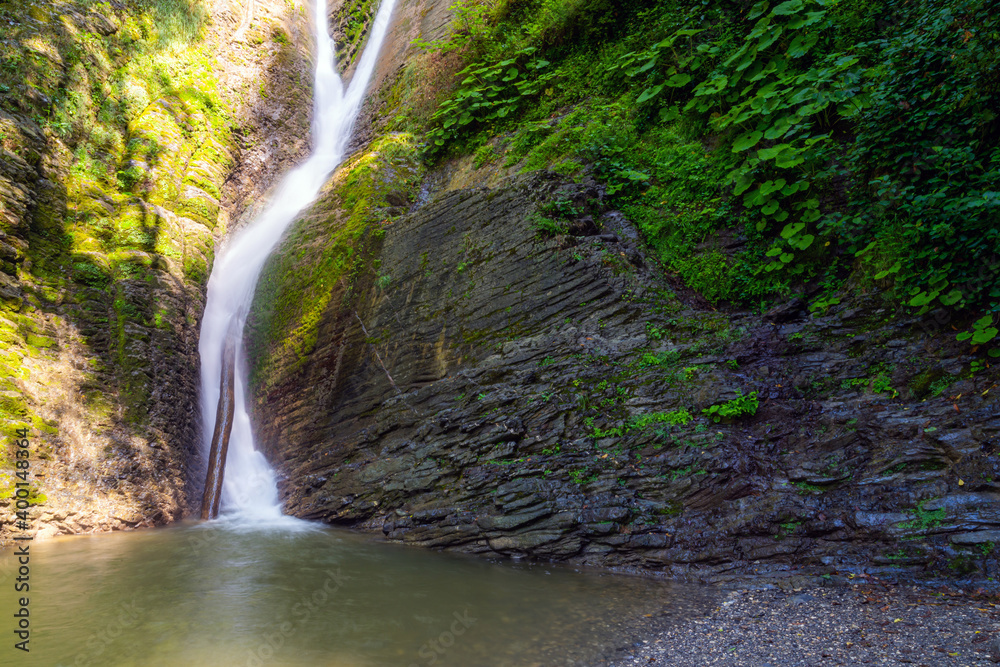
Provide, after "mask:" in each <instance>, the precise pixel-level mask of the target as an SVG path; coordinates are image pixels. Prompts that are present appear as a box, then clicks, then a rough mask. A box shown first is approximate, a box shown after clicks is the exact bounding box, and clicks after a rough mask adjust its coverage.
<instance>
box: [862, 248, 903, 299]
mask: <svg viewBox="0 0 1000 667" xmlns="http://www.w3.org/2000/svg"><path fill="white" fill-rule="evenodd" d="M876 243H878V241H872V242H871V243H869V244H868V245H866V246H865V247H864V248H862V249H861V250H859V251H857V252H856V253H854V256H855V257H861V255H864V254H865V253H866V252H868V251H869V250H871V249H872V248H874V247H875V244H876ZM915 290H916V291H914V292H912V293H911V294H916V293H917V291H919V288H915Z"/></svg>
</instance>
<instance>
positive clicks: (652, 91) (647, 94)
mask: <svg viewBox="0 0 1000 667" xmlns="http://www.w3.org/2000/svg"><path fill="white" fill-rule="evenodd" d="M663 85H664V84H662V83H661V84H660V85H658V86H653V87H652V88H647V89H646V90H644V91H642V94H641V95H639V99H637V100H636V101H635V102H636V104H642V103H643V102H645V101H646V100H651V99H653V98H654V97H656V96H657V95H659V94H660V91H662V90H663Z"/></svg>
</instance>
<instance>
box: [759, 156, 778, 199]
mask: <svg viewBox="0 0 1000 667" xmlns="http://www.w3.org/2000/svg"><path fill="white" fill-rule="evenodd" d="M757 154H758V155H759V154H760V151H758V152H757ZM783 187H785V179H783V178H779V179H777V180H775V181H764V184H763V185H761V186H760V190H761V192H762V193H764V194H765V195H769V194H771V193H772V192H775V191H776V190H781V189H782V188H783Z"/></svg>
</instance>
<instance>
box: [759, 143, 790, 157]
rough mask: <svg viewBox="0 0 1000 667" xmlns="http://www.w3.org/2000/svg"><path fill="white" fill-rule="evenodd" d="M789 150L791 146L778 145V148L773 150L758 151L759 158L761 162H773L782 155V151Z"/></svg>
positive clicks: (774, 147) (772, 148) (763, 149)
mask: <svg viewBox="0 0 1000 667" xmlns="http://www.w3.org/2000/svg"><path fill="white" fill-rule="evenodd" d="M789 148H791V144H778V145H777V146H772V147H771V148H762V149H760V150H759V151H757V157H759V158H760V159H761V160H773V159H774V158H776V157H777V156H778V155H780V154H781V152H782V151H784V150H787V149H789Z"/></svg>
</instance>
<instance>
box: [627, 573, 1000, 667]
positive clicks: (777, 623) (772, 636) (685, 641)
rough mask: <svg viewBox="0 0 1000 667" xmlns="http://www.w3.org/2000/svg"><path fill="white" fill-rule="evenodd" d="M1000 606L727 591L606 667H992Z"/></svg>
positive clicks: (908, 590)
mask: <svg viewBox="0 0 1000 667" xmlns="http://www.w3.org/2000/svg"><path fill="white" fill-rule="evenodd" d="M998 633H1000V604H997V598H996V597H987V596H984V595H976V594H974V593H970V592H969V591H964V590H961V589H955V588H947V587H938V588H926V587H918V586H904V585H890V584H876V583H871V582H867V583H861V584H851V585H849V586H842V587H835V588H807V589H792V590H746V589H742V590H734V591H731V592H729V593H728V594H726V595H724V596H722V597H721V598H720V600H719V603H718V604H717V605H716V606H715V607H714V608H713V609H712V610H711V612H709V613H708V614H707V615H705V616H703V617H695V618H690V619H687V620H684V621H680V622H677V623H675V624H673V625H671V626H670V627H669V628H667V629H666V630H663V631H657V632H652V633H650V635H649V636H648V638H646V639H643V640H640V641H638V642H636V643H635V644H633V645H632V646H630V647H629V648H627V649H624V650H623V654H624V655H623V656H622V657H620V658H619V659H617V660H614V661H612V662H610V663H608V664H609V666H610V667H628V666H638V665H643V666H645V665H651V666H652V665H670V666H672V667H688V666H691V667H694V666H698V667H701V666H703V665H732V666H733V667H741V666H745V667H778V666H779V665H780V666H781V667H796V666H803V667H805V666H809V667H814V666H818V665H899V664H907V665H915V666H917V667H938V666H942V667H943V666H945V665H948V666H955V667H959V666H961V667H966V666H972V665H986V664H994V663H995V662H997V661H1000V635H998Z"/></svg>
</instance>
